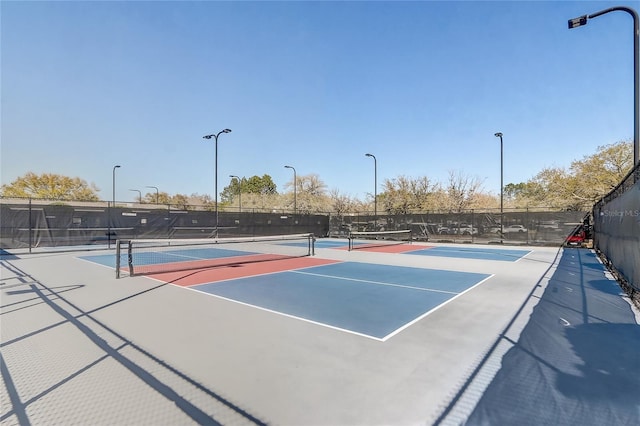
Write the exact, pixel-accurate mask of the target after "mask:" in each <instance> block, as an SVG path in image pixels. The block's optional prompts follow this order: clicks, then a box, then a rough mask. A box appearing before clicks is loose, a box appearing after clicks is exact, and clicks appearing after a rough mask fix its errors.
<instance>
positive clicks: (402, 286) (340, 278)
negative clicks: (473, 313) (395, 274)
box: [289, 271, 458, 294]
mask: <svg viewBox="0 0 640 426" xmlns="http://www.w3.org/2000/svg"><path fill="white" fill-rule="evenodd" d="M289 272H293V273H296V274H303V275H313V276H316V277H322V278H334V279H337V280H343V281H356V282H361V283H367V284H375V285H386V286H389V287H401V288H410V289H412V290H420V291H430V292H434V293H446V294H458V293H457V292H455V291H446V290H435V289H431V288H421V287H413V286H410V285H403V284H392V283H384V282H381V281H370V280H361V279H357V278H346V277H340V276H334V275H325V274H314V273H312V272H303V271H289Z"/></svg>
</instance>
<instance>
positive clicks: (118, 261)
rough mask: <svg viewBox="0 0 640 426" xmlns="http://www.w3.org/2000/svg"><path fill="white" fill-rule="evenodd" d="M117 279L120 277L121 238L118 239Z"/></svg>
mask: <svg viewBox="0 0 640 426" xmlns="http://www.w3.org/2000/svg"><path fill="white" fill-rule="evenodd" d="M116 279H120V240H119V239H118V240H116Z"/></svg>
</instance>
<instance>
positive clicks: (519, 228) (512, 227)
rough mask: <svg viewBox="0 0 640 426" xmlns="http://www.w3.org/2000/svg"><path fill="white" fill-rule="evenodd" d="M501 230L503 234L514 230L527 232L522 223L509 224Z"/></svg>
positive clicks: (521, 232)
mask: <svg viewBox="0 0 640 426" xmlns="http://www.w3.org/2000/svg"><path fill="white" fill-rule="evenodd" d="M502 232H503V233H505V234H509V233H514V232H516V233H520V234H523V233H525V232H527V228H525V227H524V226H522V225H509V226H505V227H504V229H503V230H502Z"/></svg>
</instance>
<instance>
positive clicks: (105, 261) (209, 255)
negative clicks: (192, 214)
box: [80, 247, 258, 268]
mask: <svg viewBox="0 0 640 426" xmlns="http://www.w3.org/2000/svg"><path fill="white" fill-rule="evenodd" d="M252 254H258V253H256V252H249V251H240V250H229V249H221V248H209V247H201V248H194V249H180V250H167V251H148V252H145V251H141V252H138V253H136V265H160V264H167V263H169V264H170V263H177V262H185V261H193V260H203V259H223V258H230V257H236V256H238V257H239V256H248V255H252ZM80 259H84V260H88V261H90V262H95V263H98V264H100V265H104V266H109V267H111V268H115V267H116V256H115V255H114V254H102V255H93V256H81V257H80ZM120 264H121V265H126V264H127V255H126V254H121V255H120Z"/></svg>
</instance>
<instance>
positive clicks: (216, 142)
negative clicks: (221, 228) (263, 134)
mask: <svg viewBox="0 0 640 426" xmlns="http://www.w3.org/2000/svg"><path fill="white" fill-rule="evenodd" d="M222 133H231V129H224V130H220V131H219V132H218V133H214V134H211V135H205V136H203V137H202V138H203V139H214V140H215V145H216V173H215V194H214V196H215V208H216V230H215V238H218V136H220V135H221V134H222Z"/></svg>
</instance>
